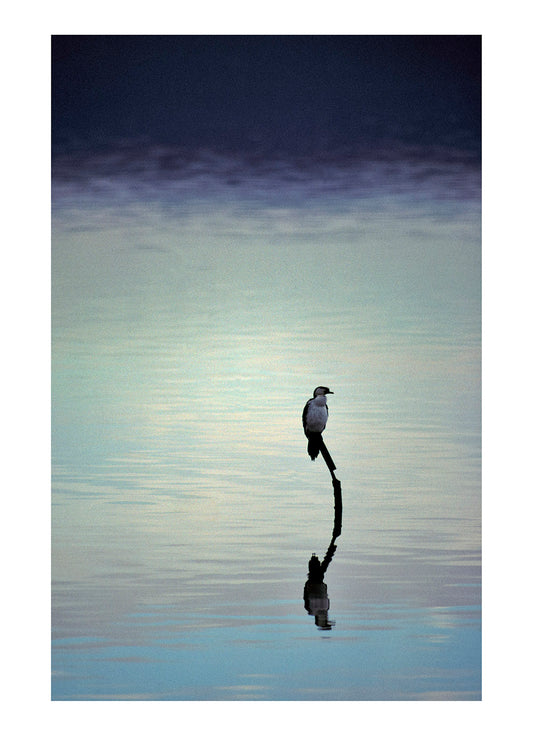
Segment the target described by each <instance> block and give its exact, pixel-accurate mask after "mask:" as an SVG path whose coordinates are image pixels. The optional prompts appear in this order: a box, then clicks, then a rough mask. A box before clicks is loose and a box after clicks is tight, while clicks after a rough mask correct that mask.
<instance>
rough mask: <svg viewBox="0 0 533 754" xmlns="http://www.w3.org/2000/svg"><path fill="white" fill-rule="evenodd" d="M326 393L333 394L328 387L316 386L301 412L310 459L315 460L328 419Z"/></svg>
mask: <svg viewBox="0 0 533 754" xmlns="http://www.w3.org/2000/svg"><path fill="white" fill-rule="evenodd" d="M327 394H331V395H333V391H332V390H330V389H329V387H323V385H320V386H319V387H316V388H315V391H314V393H313V397H312V398H309V400H308V401H307V403H306V404H305V407H304V411H303V414H302V422H303V425H304V432H305V436H306V437H307V439H308V440H309V442H308V443H307V452H308V453H309V455H310V456H311V460H312V461H314V460H315V458H316V457H317V455H318V454H319V452H320V447H321V444H322V438H321V435H322V432H323V431H324V429H325V427H326V422H327V420H328V406H327V398H326V395H327Z"/></svg>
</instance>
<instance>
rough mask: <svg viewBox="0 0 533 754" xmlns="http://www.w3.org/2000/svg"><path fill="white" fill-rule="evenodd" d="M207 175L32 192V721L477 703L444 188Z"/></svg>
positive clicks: (465, 209) (476, 564)
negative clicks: (85, 713) (125, 708)
mask: <svg viewBox="0 0 533 754" xmlns="http://www.w3.org/2000/svg"><path fill="white" fill-rule="evenodd" d="M373 169H374V170H377V168H375V166H374V168H373ZM446 171H447V172H446ZM378 172H379V171H378ZM210 175H211V173H210V172H209V171H201V170H200V171H196V172H195V173H194V175H193V176H192V177H191V176H190V175H188V176H187V177H186V179H183V180H181V182H179V181H178V182H175V183H171V184H168V183H165V184H163V183H162V182H161V181H159V180H158V179H156V178H152V179H151V182H150V185H149V186H144V187H143V189H142V191H138V192H133V191H131V186H130V184H129V183H128V181H127V180H125V178H124V176H119V178H118V179H117V180H116V182H115V183H113V181H108V182H107V183H105V184H99V185H97V186H96V187H95V186H94V185H90V186H87V185H76V186H72V185H67V184H66V183H61V181H58V185H57V186H56V191H55V205H54V232H53V265H54V267H53V493H52V531H53V542H52V556H53V558H52V559H53V592H52V593H53V619H52V623H53V660H52V666H53V680H52V697H53V699H56V700H67V699H70V700H129V699H131V700H142V699H152V700H476V699H479V698H480V695H481V677H480V675H481V615H480V602H481V595H480V589H481V587H480V228H479V223H480V218H479V200H478V198H477V196H476V192H475V191H472V182H473V179H472V176H471V175H470V173H469V172H468V170H467V169H466V168H465V172H462V171H461V170H456V171H455V172H454V171H453V170H452V169H451V168H450V166H449V165H448V166H447V167H446V169H443V170H442V171H441V172H440V173H439V171H435V170H434V171H433V173H432V174H431V175H432V178H431V181H430V182H429V183H428V182H427V181H426V182H425V183H424V182H422V183H421V180H420V178H419V177H418V178H417V177H416V176H412V175H410V174H408V175H407V177H406V176H405V174H404V172H402V171H399V172H398V174H396V177H395V176H394V175H393V176H392V177H391V176H390V175H389V174H388V173H387V176H388V178H387V181H388V183H387V182H386V181H385V182H384V180H383V175H382V174H380V175H379V176H378V178H379V180H377V181H376V184H377V185H378V187H379V188H376V187H375V186H374V188H373V189H372V190H370V189H368V190H366V191H361V190H358V191H355V190H352V188H351V187H352V184H354V183H356V182H355V181H352V182H350V181H349V180H348V179H347V177H346V173H345V172H344V173H343V172H342V171H340V173H339V175H340V178H339V176H337V182H336V183H335V185H333V186H332V185H329V184H327V182H326V184H325V183H324V179H323V176H318V177H317V175H316V174H314V175H313V176H312V178H310V179H309V180H308V181H307V183H305V182H304V183H303V184H302V181H301V180H300V181H297V180H294V181H292V182H291V181H288V182H284V183H282V182H280V181H279V180H277V179H276V178H275V177H274V178H273V177H272V176H268V177H267V178H264V179H262V180H258V179H257V176H256V177H255V179H254V181H251V180H250V182H249V183H248V184H247V185H245V186H244V187H242V186H237V187H236V186H235V185H234V184H232V183H231V182H226V183H224V182H223V181H221V180H220V181H219V182H218V183H217V182H216V181H215V182H213V181H211V182H209V180H210V179H209V176H210ZM398 176H399V177H398ZM205 182H207V186H205V185H204V183H205ZM474 184H475V180H474ZM302 185H304V186H305V187H306V188H305V189H304V188H302ZM309 186H311V189H312V190H310V189H309ZM384 186H385V188H384ZM319 384H325V385H329V387H330V388H331V390H333V391H334V395H332V396H330V399H329V406H330V419H329V423H328V427H327V430H326V432H325V435H324V437H325V440H326V443H327V446H328V448H329V450H330V452H331V455H332V456H333V458H334V461H335V464H336V466H337V471H336V474H337V477H338V479H339V480H340V482H341V484H342V521H341V519H340V510H339V506H337V519H336V520H335V507H334V496H333V492H334V491H333V486H332V481H331V478H330V475H329V472H328V469H327V467H326V465H325V464H324V462H323V460H322V459H321V458H320V457H319V458H318V459H317V461H316V462H315V463H312V462H311V461H310V459H309V457H308V456H307V453H306V441H305V438H304V436H303V432H302V428H301V411H302V408H303V405H304V403H305V401H306V400H307V398H308V397H310V395H311V394H312V391H313V388H314V387H315V386H316V385H319ZM341 524H342V528H341ZM334 525H336V529H335V532H336V534H337V535H338V536H336V537H333V530H334ZM339 530H340V534H339ZM332 538H333V541H332ZM330 545H332V547H330ZM328 548H329V549H328ZM313 553H316V555H317V556H318V558H319V560H320V561H321V562H322V565H323V568H326V571H325V573H324V574H323V583H321V579H320V578H315V579H310V581H308V570H309V566H308V563H309V559H310V557H311V555H312V554H313ZM304 589H305V593H306V599H305V600H304Z"/></svg>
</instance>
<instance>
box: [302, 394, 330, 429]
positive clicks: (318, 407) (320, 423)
mask: <svg viewBox="0 0 533 754" xmlns="http://www.w3.org/2000/svg"><path fill="white" fill-rule="evenodd" d="M327 420H328V410H327V408H326V397H325V396H323V395H319V396H317V397H316V398H315V399H314V400H312V401H311V403H310V404H309V408H308V409H307V416H306V420H305V426H306V429H307V431H308V432H322V431H323V430H324V427H325V426H326V422H327Z"/></svg>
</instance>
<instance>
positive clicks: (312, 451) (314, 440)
mask: <svg viewBox="0 0 533 754" xmlns="http://www.w3.org/2000/svg"><path fill="white" fill-rule="evenodd" d="M321 440H322V435H309V442H308V443H307V452H308V453H309V455H310V456H311V460H312V461H314V460H315V458H316V457H317V456H318V454H319V453H320V447H321V444H322V443H321Z"/></svg>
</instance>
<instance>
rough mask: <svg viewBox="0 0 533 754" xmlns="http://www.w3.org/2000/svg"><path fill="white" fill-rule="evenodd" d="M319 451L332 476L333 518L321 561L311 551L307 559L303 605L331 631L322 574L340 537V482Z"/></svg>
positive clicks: (316, 620)
mask: <svg viewBox="0 0 533 754" xmlns="http://www.w3.org/2000/svg"><path fill="white" fill-rule="evenodd" d="M323 447H324V449H325V448H326V446H325V445H324V446H323ZM321 451H322V455H323V456H324V460H325V461H326V463H327V464H328V468H329V470H330V472H331V476H332V483H333V499H334V504H335V519H334V523H333V533H332V535H331V542H330V543H329V547H328V550H327V552H326V554H325V556H324V560H323V561H322V563H321V562H320V560H319V559H318V557H317V556H316V553H313V554H312V556H311V559H310V561H309V573H308V574H307V581H306V583H305V586H304V605H305V609H306V610H307V612H308V613H309V614H310V615H314V616H315V624H316V626H317V627H318V628H319V629H321V630H322V631H331V628H332V627H333V626H334V625H335V621H331V620H329V618H328V610H329V605H330V602H329V597H328V586H327V584H325V583H324V574H325V573H326V571H327V568H328V566H329V564H330V563H331V561H332V560H333V556H334V555H335V550H336V549H337V545H336V544H335V540H336V539H337V537H340V535H341V531H342V490H341V483H340V482H339V480H338V479H337V478H336V477H335V474H334V473H333V470H332V469H331V467H330V465H329V463H328V460H327V459H328V458H329V460H330V461H331V464H333V461H332V460H331V456H330V455H329V453H328V452H327V449H326V454H327V457H326V455H324V450H322V448H321ZM333 468H335V466H333Z"/></svg>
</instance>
